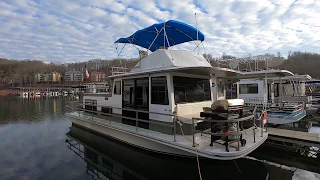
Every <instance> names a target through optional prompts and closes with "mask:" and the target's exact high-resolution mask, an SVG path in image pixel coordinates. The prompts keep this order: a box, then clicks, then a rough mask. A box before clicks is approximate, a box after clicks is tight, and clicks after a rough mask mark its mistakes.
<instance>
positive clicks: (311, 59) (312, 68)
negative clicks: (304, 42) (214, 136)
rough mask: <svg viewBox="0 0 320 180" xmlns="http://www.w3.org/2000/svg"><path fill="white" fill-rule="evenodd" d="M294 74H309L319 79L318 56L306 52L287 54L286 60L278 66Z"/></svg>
mask: <svg viewBox="0 0 320 180" xmlns="http://www.w3.org/2000/svg"><path fill="white" fill-rule="evenodd" d="M278 67H279V68H282V69H287V70H289V71H292V72H294V73H296V74H309V75H310V76H312V77H313V78H320V54H317V53H308V52H293V53H289V56H288V60H286V61H285V62H284V63H283V64H281V65H280V66H278Z"/></svg>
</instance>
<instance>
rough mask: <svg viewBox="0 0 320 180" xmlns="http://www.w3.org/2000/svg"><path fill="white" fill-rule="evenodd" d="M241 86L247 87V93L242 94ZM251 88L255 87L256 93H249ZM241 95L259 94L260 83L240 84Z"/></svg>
mask: <svg viewBox="0 0 320 180" xmlns="http://www.w3.org/2000/svg"><path fill="white" fill-rule="evenodd" d="M241 86H245V87H246V92H241ZM249 86H255V88H256V91H255V92H249ZM251 88H252V87H251ZM239 94H259V84H258V83H253V84H239Z"/></svg>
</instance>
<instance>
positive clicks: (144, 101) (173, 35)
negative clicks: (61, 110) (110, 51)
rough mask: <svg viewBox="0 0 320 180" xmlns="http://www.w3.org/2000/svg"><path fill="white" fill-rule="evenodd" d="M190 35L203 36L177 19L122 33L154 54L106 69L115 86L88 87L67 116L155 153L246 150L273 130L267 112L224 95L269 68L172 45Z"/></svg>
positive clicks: (216, 155) (234, 153) (208, 154)
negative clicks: (222, 63)
mask: <svg viewBox="0 0 320 180" xmlns="http://www.w3.org/2000/svg"><path fill="white" fill-rule="evenodd" d="M192 41H195V43H196V44H197V43H199V42H202V41H204V35H203V33H202V32H201V31H199V30H198V29H196V28H194V27H192V26H190V25H187V24H185V23H182V22H178V21H174V20H170V21H167V22H165V23H159V24H154V25H152V26H150V27H147V28H145V29H142V30H139V31H137V32H135V33H134V34H133V35H131V36H129V37H127V38H120V39H119V40H117V41H116V43H127V44H134V45H136V46H140V47H142V48H146V49H148V50H149V51H151V52H152V53H151V54H146V53H140V54H144V56H143V57H142V58H141V60H140V61H138V63H137V64H136V65H135V66H134V67H133V68H132V69H131V71H130V72H129V73H126V74H119V75H113V76H109V81H110V82H111V83H110V87H111V92H109V93H108V92H106V93H98V94H97V93H96V92H86V93H84V96H83V103H82V105H81V106H82V108H80V109H77V111H74V112H72V113H68V114H67V116H68V117H69V119H70V120H71V121H72V123H73V125H75V126H79V127H82V128H86V129H89V130H92V131H95V132H98V133H101V134H103V135H106V136H109V137H111V138H113V139H115V140H117V141H119V142H122V143H126V144H128V145H130V146H134V147H138V148H142V149H145V150H148V151H151V152H154V153H161V154H168V155H172V156H179V157H195V156H196V157H198V156H201V157H205V158H210V159H217V160H231V159H237V158H241V157H243V156H245V155H247V154H249V153H250V152H252V151H254V150H255V149H256V148H258V147H259V146H260V145H261V144H262V143H263V142H264V141H265V140H266V139H267V137H268V133H267V131H266V129H265V127H264V126H265V123H264V122H265V119H263V118H262V117H261V118H260V119H256V118H255V114H254V113H255V111H253V112H251V111H249V112H247V111H245V110H244V109H243V105H244V101H243V100H242V99H229V100H226V98H225V97H226V91H225V85H226V84H234V83H235V82H237V81H239V79H243V78H250V77H256V76H258V77H261V76H262V77H264V76H265V75H264V74H261V73H243V72H240V71H236V70H232V69H227V68H219V67H212V66H211V65H210V63H209V62H208V61H207V60H206V59H205V58H204V57H203V56H202V55H201V54H199V53H196V52H190V51H185V50H173V46H175V45H178V44H181V43H184V42H192ZM197 45H199V44H197ZM286 72H287V71H282V70H278V71H276V72H274V73H277V74H283V76H284V75H285V74H286ZM270 74H271V73H270ZM104 88H105V87H104Z"/></svg>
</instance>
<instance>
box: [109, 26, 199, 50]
mask: <svg viewBox="0 0 320 180" xmlns="http://www.w3.org/2000/svg"><path fill="white" fill-rule="evenodd" d="M164 33H165V34H166V35H167V37H168V41H167V39H164ZM197 34H198V36H197ZM157 35H158V36H157ZM156 37H157V38H156ZM155 38H156V39H155ZM154 39H155V40H154ZM195 40H200V41H204V34H203V33H202V32H201V31H199V30H198V31H197V29H196V28H194V27H192V26H190V25H188V24H185V23H183V22H179V21H175V20H169V21H167V22H164V23H158V24H154V25H152V26H149V27H147V28H144V29H141V30H138V31H137V32H135V33H134V34H132V35H131V36H129V37H127V38H120V39H118V40H117V41H116V42H115V43H129V44H135V45H138V46H141V47H143V48H146V49H148V48H149V47H150V45H151V44H152V46H151V47H150V51H152V52H153V51H156V50H157V49H159V47H160V46H163V47H170V46H174V45H177V44H181V43H184V42H189V41H195ZM153 41H154V42H153ZM152 42H153V43H152ZM168 42H169V43H168Z"/></svg>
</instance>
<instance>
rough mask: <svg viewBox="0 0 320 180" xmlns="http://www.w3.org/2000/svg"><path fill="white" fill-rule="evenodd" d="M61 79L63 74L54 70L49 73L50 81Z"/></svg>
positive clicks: (57, 81)
mask: <svg viewBox="0 0 320 180" xmlns="http://www.w3.org/2000/svg"><path fill="white" fill-rule="evenodd" d="M60 81H61V74H60V73H58V72H56V71H53V72H51V73H50V74H49V82H52V83H59V82H60Z"/></svg>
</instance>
